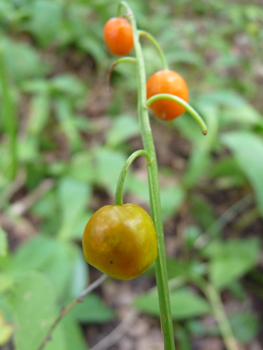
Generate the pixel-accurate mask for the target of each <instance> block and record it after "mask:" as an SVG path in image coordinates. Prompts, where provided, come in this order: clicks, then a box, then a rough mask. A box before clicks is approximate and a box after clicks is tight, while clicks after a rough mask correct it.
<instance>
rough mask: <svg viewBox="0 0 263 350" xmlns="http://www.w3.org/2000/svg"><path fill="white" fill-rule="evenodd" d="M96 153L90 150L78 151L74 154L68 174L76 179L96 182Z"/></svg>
mask: <svg viewBox="0 0 263 350" xmlns="http://www.w3.org/2000/svg"><path fill="white" fill-rule="evenodd" d="M94 163H95V161H94V155H93V154H92V152H90V151H83V152H78V153H76V154H75V155H73V156H72V159H71V163H70V164H69V169H68V175H69V176H70V177H72V178H73V179H74V180H77V181H83V182H87V183H93V182H95V179H96V176H95V172H94Z"/></svg>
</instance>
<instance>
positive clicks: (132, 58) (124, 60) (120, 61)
mask: <svg viewBox="0 0 263 350" xmlns="http://www.w3.org/2000/svg"><path fill="white" fill-rule="evenodd" d="M122 62H132V63H136V58H134V57H128V56H127V57H122V58H120V59H118V60H117V61H115V62H114V63H113V64H112V66H111V68H110V71H109V74H108V85H109V86H110V80H111V75H112V71H113V69H114V68H115V67H116V66H117V65H118V64H119V63H122Z"/></svg>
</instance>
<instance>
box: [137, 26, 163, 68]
mask: <svg viewBox="0 0 263 350" xmlns="http://www.w3.org/2000/svg"><path fill="white" fill-rule="evenodd" d="M137 33H138V35H139V37H140V36H144V37H145V38H147V39H148V40H149V41H150V42H151V43H152V44H153V45H154V47H155V48H156V50H157V52H158V54H159V56H160V59H161V61H162V65H163V69H168V65H167V61H166V58H165V56H164V54H163V51H162V49H161V47H160V45H159V44H158V42H157V41H156V40H155V39H154V37H153V36H152V35H151V34H150V33H148V32H145V31H144V30H138V31H137Z"/></svg>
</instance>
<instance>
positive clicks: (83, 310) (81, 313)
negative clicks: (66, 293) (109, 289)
mask: <svg viewBox="0 0 263 350" xmlns="http://www.w3.org/2000/svg"><path fill="white" fill-rule="evenodd" d="M72 316H73V317H74V318H76V319H77V320H78V321H79V322H83V323H105V322H109V321H110V320H112V319H113V318H114V317H115V313H114V311H113V310H112V309H110V308H109V307H107V306H106V305H105V304H104V303H103V302H102V300H101V298H100V297H99V296H98V295H96V294H93V293H91V294H88V295H87V296H86V297H85V299H84V301H83V302H81V303H79V304H78V305H76V306H75V307H74V309H73V310H72Z"/></svg>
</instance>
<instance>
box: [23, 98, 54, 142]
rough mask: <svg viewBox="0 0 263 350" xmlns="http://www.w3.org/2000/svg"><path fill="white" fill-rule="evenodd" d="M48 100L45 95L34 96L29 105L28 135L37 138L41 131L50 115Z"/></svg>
mask: <svg viewBox="0 0 263 350" xmlns="http://www.w3.org/2000/svg"><path fill="white" fill-rule="evenodd" d="M49 108H50V100H49V97H48V95H47V94H45V93H42V94H38V95H36V96H34V97H33V98H32V102H31V105H30V115H29V125H28V133H29V134H30V135H34V136H37V135H39V133H40V132H41V131H42V130H43V128H44V126H45V124H46V122H47V120H48V118H49V113H50V110H49Z"/></svg>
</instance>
